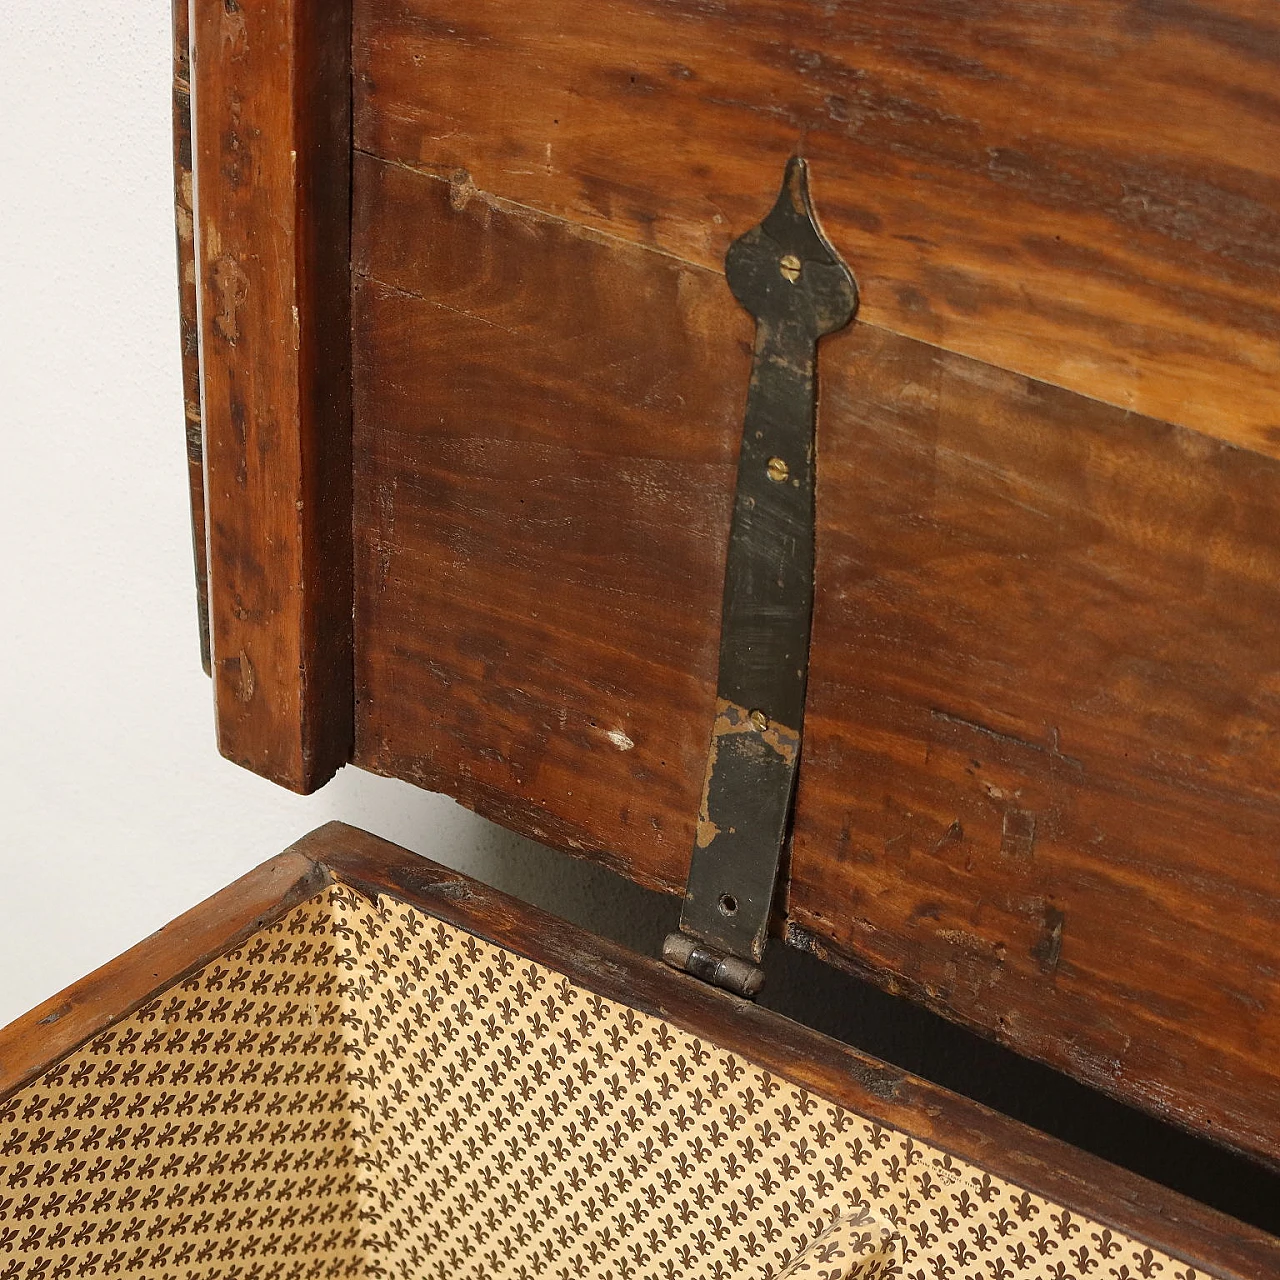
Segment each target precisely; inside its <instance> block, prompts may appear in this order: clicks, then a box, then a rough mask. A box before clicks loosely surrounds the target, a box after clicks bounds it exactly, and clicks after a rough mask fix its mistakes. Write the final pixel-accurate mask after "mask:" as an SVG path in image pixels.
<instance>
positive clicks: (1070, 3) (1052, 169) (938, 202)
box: [356, 0, 1280, 455]
mask: <svg viewBox="0 0 1280 1280" xmlns="http://www.w3.org/2000/svg"><path fill="white" fill-rule="evenodd" d="M1277 84H1280V10H1278V9H1277V8H1276V6H1275V5H1274V4H1269V3H1266V2H1265V0H1212V3H1207V4H1206V3H1190V2H1189V0H1143V2H1142V3H1132V2H1130V0H1034V2H1030V3H1028V2H1027V0H981V2H980V3H973V2H972V0H968V2H966V3H960V2H959V0H907V2H906V3H904V2H903V0H867V2H866V3H860V4H856V5H855V4H830V3H825V2H824V0H731V2H730V0H607V2H606V3H602V4H596V5H585V6H584V5H581V4H578V3H576V2H575V0H547V2H545V3H541V4H513V3H511V0H473V2H472V3H470V4H468V5H467V6H466V9H465V11H460V10H459V9H458V8H457V6H456V5H452V4H446V3H443V0H365V2H364V3H362V4H360V5H359V6H358V13H357V31H356V138H357V143H358V145H359V146H360V147H362V148H364V149H366V150H368V151H370V152H372V153H375V154H377V155H379V156H382V157H384V158H386V159H390V160H394V161H398V162H402V163H406V164H409V165H413V166H417V167H419V168H422V169H423V170H425V171H427V172H430V173H434V174H438V175H444V176H448V175H450V174H452V173H453V172H455V171H458V170H464V171H466V173H467V174H468V175H469V177H470V180H471V182H472V183H473V184H474V185H475V186H476V187H477V188H478V189H479V190H481V191H484V192H488V193H490V194H492V195H495V196H498V197H501V198H505V199H511V200H515V201H519V202H521V203H524V204H527V205H530V206H532V207H535V208H538V209H541V210H543V211H545V212H548V213H552V214H555V215H557V216H560V217H564V218H567V219H571V220H573V221H575V222H580V223H582V224H584V225H587V226H591V227H594V228H596V229H598V230H601V231H606V232H608V233H610V234H613V235H617V236H621V237H623V238H625V239H628V240H631V241H634V242H637V243H642V244H647V245H651V246H653V247H655V248H658V249H660V250H661V251H663V252H665V253H670V254H674V255H676V256H679V257H682V258H685V259H687V260H689V261H690V262H693V263H699V264H702V265H704V266H712V267H716V268H718V267H719V266H720V263H721V261H722V259H723V255H724V250H725V247H726V246H727V245H728V243H729V240H730V239H731V237H732V236H733V235H734V234H736V233H737V232H740V231H741V230H742V229H744V228H745V227H748V226H750V225H752V223H753V222H754V221H755V220H756V218H757V217H758V216H759V213H760V202H761V200H762V199H764V198H765V197H766V195H767V194H768V193H770V192H772V191H773V190H774V189H775V188H776V185H777V175H778V173H779V172H780V171H781V167H782V162H783V160H784V159H785V158H786V157H787V156H788V155H789V154H790V153H791V152H792V151H796V150H798V151H800V152H802V153H803V154H804V155H805V156H806V157H807V158H808V159H809V161H810V164H811V166H812V171H813V177H814V187H815V193H816V198H817V201H818V207H819V210H820V212H821V215H822V217H823V220H824V222H825V225H826V228H827V230H828V232H829V233H830V235H831V237H832V239H833V240H834V242H835V244H836V246H837V247H838V248H839V249H840V251H841V253H842V254H843V255H844V256H845V257H846V258H847V259H848V260H849V261H850V262H851V263H852V264H854V266H855V268H856V270H857V273H858V277H859V283H860V284H861V286H862V298H863V302H862V312H861V319H863V320H865V321H868V322H871V323H873V324H875V325H877V326H881V327H884V328H887V329H890V330H892V331H894V332H898V333H902V334H906V335H909V336H911V337H914V338H918V339H921V340H923V341H926V342H929V343H932V344H935V345H939V346H942V347H945V348H948V349H950V350H953V351H957V352H960V353H963V354H966V355H970V356H974V357H977V358H979V359H982V360H984V361H987V362H989V363H993V364H997V365H1000V366H1002V367H1006V368H1010V369H1014V370H1017V371H1019V372H1022V373H1026V374H1030V375H1032V376H1034V377H1036V378H1039V379H1042V380H1045V381H1048V382H1052V383H1055V384H1058V385H1061V386H1064V387H1068V388H1071V389H1073V390H1076V391H1079V392H1081V393H1083V394H1084V395H1087V396H1090V397H1094V398H1097V399H1100V400H1104V401H1107V402H1109V403H1111V404H1114V405H1118V406H1120V407H1121V408H1124V409H1130V410H1133V411H1136V412H1139V413H1143V414H1148V415H1151V416H1154V417H1158V418H1162V419H1164V420H1167V421H1170V422H1175V423H1179V424H1182V425H1187V426H1192V427H1195V428H1197V429H1198V430H1201V431H1203V432H1206V433H1208V434H1210V435H1214V436H1217V437H1220V438H1222V439H1226V440H1231V441H1235V442H1237V443H1241V444H1245V445H1248V446H1249V447H1251V448H1254V449H1258V450H1260V451H1263V452H1266V453H1270V454H1273V455H1275V454H1278V453H1280V413H1278V412H1277V408H1276V390H1275V389H1276V383H1277V377H1278V375H1280V94H1278V93H1277Z"/></svg>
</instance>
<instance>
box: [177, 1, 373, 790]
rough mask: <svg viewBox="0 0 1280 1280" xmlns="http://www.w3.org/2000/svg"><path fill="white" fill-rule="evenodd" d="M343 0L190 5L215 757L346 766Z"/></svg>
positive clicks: (299, 774)
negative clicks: (218, 755) (215, 735)
mask: <svg viewBox="0 0 1280 1280" xmlns="http://www.w3.org/2000/svg"><path fill="white" fill-rule="evenodd" d="M350 60H351V11H350V0H328V2H327V3H325V4H319V5H316V4H308V3H306V0H237V2H236V3H234V4H233V3H223V0H192V5H191V75H192V102H193V121H194V127H193V162H194V174H195V182H194V202H195V228H196V231H195V251H196V259H195V260H196V274H197V292H198V301H199V346H200V369H199V377H200V386H201V398H202V399H201V416H202V423H203V432H204V487H205V504H206V512H207V520H208V541H209V583H210V585H209V591H210V624H211V644H212V669H213V677H214V699H215V706H216V710H217V721H218V744H219V747H220V749H221V751H222V753H223V754H224V755H225V756H227V757H228V759H230V760H233V761H234V762H235V763H237V764H239V765H242V766H244V767H246V768H248V769H252V770H253V771H254V772H256V773H259V774H262V775H263V776H264V777H267V778H270V779H271V780H272V781H274V782H278V783H280V784H282V785H284V786H286V787H289V788H290V789H292V790H295V791H302V792H306V791H312V790H314V789H315V788H316V787H318V786H321V785H322V784H323V783H324V782H326V781H327V780H328V779H329V778H330V777H331V776H332V775H333V773H334V772H335V771H336V770H337V769H338V768H339V767H340V766H341V765H343V764H345V763H346V761H347V760H348V759H349V758H350V754H351V744H352V736H353V731H352V720H353V706H354V695H353V683H352V659H351V650H352V621H351V618H352V604H351V602H352V574H351V377H350V294H351V290H350V242H351V216H350V209H351V181H350V172H351V77H350Z"/></svg>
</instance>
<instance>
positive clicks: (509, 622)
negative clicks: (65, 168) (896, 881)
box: [354, 156, 752, 890]
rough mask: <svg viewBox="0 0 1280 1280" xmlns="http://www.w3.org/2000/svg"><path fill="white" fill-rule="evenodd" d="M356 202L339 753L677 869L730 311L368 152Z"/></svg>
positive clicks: (734, 384) (701, 707) (633, 868)
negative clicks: (347, 745)
mask: <svg viewBox="0 0 1280 1280" xmlns="http://www.w3.org/2000/svg"><path fill="white" fill-rule="evenodd" d="M355 227H356V230H355V253H356V258H355V263H356V272H357V280H358V286H357V289H356V295H355V357H354V359H355V386H356V393H355V394H356V416H355V454H356V517H355V528H356V537H357V548H356V562H357V570H356V577H357V584H358V586H357V591H356V635H357V651H356V673H357V675H356V684H357V709H358V710H357V738H356V754H355V759H356V761H357V763H359V764H361V765H363V766H364V767H365V768H371V769H375V770H377V771H379V772H384V773H389V774H393V775H396V776H399V777H404V778H408V779H410V780H411V781H414V782H417V783H418V784H419V785H421V786H426V787H430V788H433V789H437V790H442V791H447V792H448V793H449V794H451V795H454V796H456V797H458V798H459V799H461V800H463V801H464V803H467V804H470V805H473V806H474V807H476V808H478V809H480V810H481V811H482V812H484V813H486V814H487V815H488V816H490V817H492V818H494V819H496V820H497V821H499V822H501V823H503V824H504V825H506V826H508V827H514V828H517V829H519V830H522V831H525V832H526V833H528V834H530V835H533V836H535V837H536V838H539V839H542V840H544V841H546V842H548V843H551V844H555V845H558V846H560V847H562V848H570V849H575V850H579V851H590V852H592V853H593V854H594V855H595V856H597V857H601V858H603V859H604V860H606V861H608V860H610V859H612V858H618V859H621V862H620V863H619V864H618V865H620V866H622V867H624V868H625V869H626V871H627V874H629V875H632V876H634V877H635V878H637V879H639V880H641V881H642V882H643V883H647V884H650V885H655V886H659V887H662V888H666V889H668V890H671V889H674V888H676V887H677V886H679V885H682V884H683V881H684V877H685V874H686V871H687V864H688V856H689V850H690V848H692V839H693V820H694V818H695V816H696V814H697V809H698V797H699V789H700V787H701V785H702V775H703V769H704V765H705V760H706V752H707V743H708V736H709V733H710V725H711V722H712V720H713V718H714V715H715V701H714V687H715V674H716V653H717V633H718V628H719V618H720V592H721V582H722V579H723V575H724V554H725V531H726V530H727V528H728V522H729V516H730V508H731V503H732V492H733V474H734V466H735V451H736V446H737V439H738V436H739V434H740V431H741V427H740V422H741V414H742V410H743V404H744V402H745V397H746V378H745V376H744V375H743V373H742V370H741V369H739V368H738V367H737V362H736V361H734V360H733V359H731V358H729V357H731V356H732V355H733V354H734V353H736V352H737V351H738V350H739V348H741V349H742V350H743V351H746V352H748V353H749V351H750V343H751V335H752V326H751V320H750V317H748V316H746V314H745V313H741V314H739V313H738V312H737V309H736V306H735V305H734V303H733V301H732V299H731V298H728V294H727V291H726V290H725V289H724V282H723V280H722V279H721V278H720V277H718V276H715V275H713V274H712V273H710V272H706V271H699V270H696V269H693V268H689V267H686V266H684V265H682V264H681V263H678V262H676V261H674V260H673V259H669V258H662V257H657V256H655V255H653V254H649V253H646V252H645V251H643V250H640V249H635V248H630V247H628V246H622V245H618V244H617V243H616V242H605V241H601V240H598V239H596V238H593V237H591V236H589V235H583V234H582V233H580V232H578V231H577V230H575V229H573V228H570V227H567V226H566V225H565V224H562V223H559V222H555V221H553V220H549V219H542V218H525V217H521V216H514V217H513V216H510V215H508V214H505V213H503V212H502V211H501V209H499V208H495V207H494V206H493V205H492V204H491V203H489V202H487V201H485V200H483V199H480V198H475V199H473V198H471V195H470V194H469V192H468V191H467V189H466V188H465V187H461V188H459V187H453V188H451V187H450V185H449V184H448V183H446V182H440V181H435V180H431V179H427V178H423V177H421V176H420V175H417V174H414V173H411V172H409V171H408V170H405V169H402V168H398V167H396V166H392V165H386V164H382V163H379V162H377V161H374V160H371V159H369V158H368V157H365V156H357V159H356V196H355ZM726 299H727V301H726ZM746 358H747V359H748V360H749V354H748V356H747V357H746Z"/></svg>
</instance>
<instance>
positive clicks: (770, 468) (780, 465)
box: [765, 458, 791, 484]
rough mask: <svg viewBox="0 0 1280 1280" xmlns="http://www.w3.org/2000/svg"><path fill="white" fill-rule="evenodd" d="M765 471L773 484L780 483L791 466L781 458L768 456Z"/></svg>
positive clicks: (788, 473) (789, 471)
mask: <svg viewBox="0 0 1280 1280" xmlns="http://www.w3.org/2000/svg"><path fill="white" fill-rule="evenodd" d="M765 471H766V473H767V474H768V476H769V479H770V480H772V481H773V482H774V484H781V483H782V482H783V481H784V480H785V479H786V478H787V477H788V476H789V475H790V474H791V468H790V467H789V466H787V464H786V462H784V461H783V459H781V458H770V459H769V462H768V464H767V465H766V467H765Z"/></svg>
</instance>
